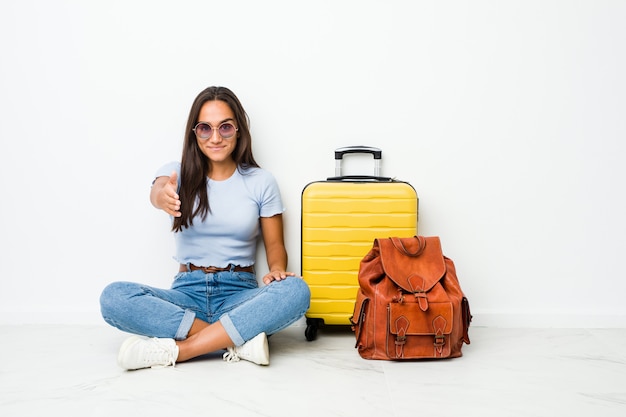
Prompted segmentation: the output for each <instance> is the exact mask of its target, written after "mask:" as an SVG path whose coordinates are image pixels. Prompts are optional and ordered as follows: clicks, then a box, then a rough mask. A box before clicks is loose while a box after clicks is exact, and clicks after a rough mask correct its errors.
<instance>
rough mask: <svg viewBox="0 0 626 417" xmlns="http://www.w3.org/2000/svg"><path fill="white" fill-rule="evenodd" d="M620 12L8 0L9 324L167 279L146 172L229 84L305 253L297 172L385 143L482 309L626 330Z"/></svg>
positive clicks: (69, 318) (4, 307) (505, 4)
mask: <svg viewBox="0 0 626 417" xmlns="http://www.w3.org/2000/svg"><path fill="white" fill-rule="evenodd" d="M624 22H626V2H622V1H618V0H615V1H610V0H593V1H591V0H589V1H576V2H574V1H567V0H562V1H556V0H542V1H533V0H524V1H495V0H494V1H481V0H478V1H409V0H406V1H400V0H384V1H383V0H380V1H379V0H343V1H342V0H332V1H328V0H316V1H287V0H284V1H280V0H268V1H256V0H245V1H243V0H242V1H206V0H202V1H201V0H197V1H190V0H181V1H176V2H171V1H155V0H152V1H128V0H124V1H116V0H107V1H102V0H92V1H79V0H75V1H72V0H57V1H46V0H8V1H7V0H2V1H1V2H0V54H1V57H0V59H1V65H0V89H1V90H0V141H1V142H0V169H1V171H0V196H1V197H0V198H1V200H0V236H1V237H0V239H1V242H2V247H1V248H0V249H1V252H0V253H1V256H2V258H1V262H0V323H15V324H21V323H39V322H44V323H47V322H62V323H74V322H80V323H101V322H102V319H101V318H100V316H99V305H98V297H99V294H100V291H101V290H102V288H103V287H104V286H105V285H106V284H108V283H109V282H111V281H114V280H132V281H138V282H143V283H146V284H151V285H156V286H162V287H165V286H168V285H169V283H170V280H171V278H172V277H173V275H174V273H175V271H176V270H177V265H176V264H175V262H174V261H173V260H172V258H171V255H172V252H173V238H172V236H171V234H170V232H169V222H168V218H167V216H166V215H165V214H164V213H163V212H159V211H157V210H155V209H154V208H153V207H152V206H151V205H150V203H149V200H148V194H149V188H150V183H151V181H152V179H153V175H154V172H155V170H156V169H157V168H158V167H159V166H160V165H161V164H163V163H165V162H168V161H170V160H176V159H179V158H180V151H181V147H182V139H183V129H184V126H185V122H186V118H187V114H188V111H189V107H190V106H191V102H192V101H193V99H194V97H195V96H196V94H197V93H198V92H200V91H201V90H202V89H204V88H205V87H207V86H210V85H224V86H227V87H229V88H231V89H232V90H233V91H234V92H235V93H236V94H237V95H238V96H239V98H240V99H241V101H242V102H243V104H244V107H245V108H246V110H247V111H248V114H249V116H250V119H251V126H252V134H253V142H254V152H255V156H256V158H257V161H258V162H259V163H260V164H261V166H263V167H264V168H267V169H268V170H270V171H271V172H272V173H273V174H274V175H275V176H276V178H277V179H278V181H279V184H280V186H281V190H282V194H283V198H284V202H285V204H286V206H287V208H288V211H287V212H286V214H285V221H286V241H287V249H288V251H289V254H290V263H289V269H290V270H292V271H295V272H299V271H300V259H299V258H300V196H301V192H302V189H303V188H304V187H305V186H306V184H308V183H309V182H311V181H316V180H322V179H325V178H326V177H327V176H331V175H333V174H334V161H333V151H334V149H335V148H338V147H341V146H346V145H357V144H361V145H370V146H376V147H379V148H381V149H382V150H383V170H382V173H383V175H387V176H392V177H397V178H398V179H401V180H405V181H408V182H410V183H411V184H412V185H413V186H414V187H415V188H416V190H417V192H418V195H419V197H420V220H419V232H420V234H424V235H439V236H440V237H441V239H442V243H443V247H444V252H445V253H446V255H448V256H449V257H451V258H452V259H453V260H454V261H455V263H456V266H457V270H458V275H459V278H460V281H461V285H462V287H463V289H464V291H465V293H466V295H467V296H468V298H469V300H470V303H471V306H472V312H473V314H474V317H475V319H474V325H487V326H509V327H512V326H547V327H556V326H565V327H576V326H594V327H607V326H608V327H615V326H620V327H622V326H626V303H625V302H624V294H625V293H626V277H625V273H624V269H623V261H622V258H623V252H624V249H625V247H626V237H625V232H626V220H625V216H624V213H625V211H626V199H625V198H624V195H623V192H624V179H625V178H626V168H625V167H624V164H623V163H622V160H623V159H624V154H625V151H626V141H625V140H624V139H625V134H626V122H625V120H626V117H625V110H626V99H625V97H626V95H625V93H626V82H625V79H626V77H625V76H624V74H626V42H625V39H626V25H624ZM368 162H369V160H367V159H365V158H355V159H353V160H352V162H348V161H347V164H346V165H347V167H346V168H348V169H349V170H351V169H353V170H355V171H359V170H362V169H366V168H367V169H368V168H369V165H368ZM259 264H260V265H261V266H262V267H264V266H265V265H264V264H265V262H264V259H260V261H259Z"/></svg>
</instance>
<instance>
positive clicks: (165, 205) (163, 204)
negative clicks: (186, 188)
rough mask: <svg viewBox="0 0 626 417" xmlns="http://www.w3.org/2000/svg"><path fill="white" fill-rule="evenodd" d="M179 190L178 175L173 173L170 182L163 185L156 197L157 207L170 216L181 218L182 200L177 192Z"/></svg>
mask: <svg viewBox="0 0 626 417" xmlns="http://www.w3.org/2000/svg"><path fill="white" fill-rule="evenodd" d="M177 189H178V175H177V174H176V172H172V175H170V177H169V179H168V181H167V182H166V183H165V184H163V187H162V188H161V190H159V193H158V195H157V197H156V201H157V205H158V207H160V208H161V209H162V210H163V211H165V212H166V213H167V214H169V215H170V216H174V217H180V216H181V215H182V213H181V212H180V198H179V196H178V193H177V192H176V190H177Z"/></svg>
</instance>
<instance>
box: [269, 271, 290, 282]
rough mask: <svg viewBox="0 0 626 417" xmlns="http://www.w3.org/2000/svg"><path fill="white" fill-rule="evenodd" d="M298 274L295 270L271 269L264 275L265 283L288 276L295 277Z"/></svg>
mask: <svg viewBox="0 0 626 417" xmlns="http://www.w3.org/2000/svg"><path fill="white" fill-rule="evenodd" d="M295 276H296V274H295V273H293V272H285V271H271V272H269V273H267V274H265V276H264V277H263V283H264V284H265V285H268V284H269V283H270V282H272V281H282V280H283V279H285V278H287V277H295Z"/></svg>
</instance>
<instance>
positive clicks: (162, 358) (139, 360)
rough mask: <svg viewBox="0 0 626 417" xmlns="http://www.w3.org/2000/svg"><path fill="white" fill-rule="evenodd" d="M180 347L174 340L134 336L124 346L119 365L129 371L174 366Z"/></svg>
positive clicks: (121, 349)
mask: <svg viewBox="0 0 626 417" xmlns="http://www.w3.org/2000/svg"><path fill="white" fill-rule="evenodd" d="M176 358H178V346H177V345H176V342H175V341H174V339H159V338H156V337H153V338H147V337H141V336H132V337H130V338H128V339H126V341H125V342H124V343H123V344H122V347H121V348H120V352H119V354H118V355H117V364H118V365H119V366H120V367H122V368H124V369H128V370H133V369H141V368H159V367H165V366H170V365H172V366H174V364H175V363H176Z"/></svg>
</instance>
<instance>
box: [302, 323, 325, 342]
mask: <svg viewBox="0 0 626 417" xmlns="http://www.w3.org/2000/svg"><path fill="white" fill-rule="evenodd" d="M322 323H324V320H322V319H309V318H307V319H306V329H305V330H304V337H306V340H308V341H309V342H310V341H312V340H315V339H317V330H318V329H319V328H320V326H321V325H322Z"/></svg>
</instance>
